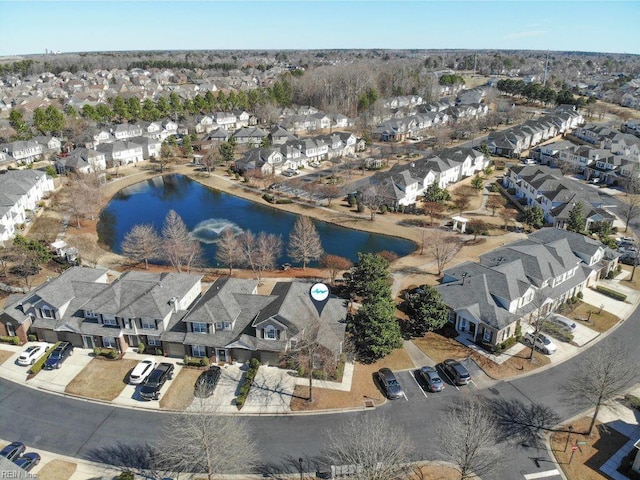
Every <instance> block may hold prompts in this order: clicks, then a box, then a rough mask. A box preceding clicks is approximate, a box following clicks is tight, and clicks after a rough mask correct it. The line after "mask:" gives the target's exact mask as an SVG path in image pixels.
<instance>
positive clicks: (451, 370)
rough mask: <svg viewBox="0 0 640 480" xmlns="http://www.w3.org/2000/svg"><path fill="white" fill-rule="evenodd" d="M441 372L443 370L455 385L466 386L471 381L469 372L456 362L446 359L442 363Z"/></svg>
mask: <svg viewBox="0 0 640 480" xmlns="http://www.w3.org/2000/svg"><path fill="white" fill-rule="evenodd" d="M442 370H444V372H445V373H446V374H447V376H448V377H449V379H450V380H451V381H452V382H453V383H455V384H456V385H466V384H467V383H469V382H470V381H471V375H469V371H468V370H467V369H466V368H465V366H464V365H462V364H461V363H460V362H458V361H457V360H453V359H451V358H448V359H447V360H445V361H444V362H442Z"/></svg>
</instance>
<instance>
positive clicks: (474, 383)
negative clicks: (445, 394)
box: [469, 380, 478, 388]
mask: <svg viewBox="0 0 640 480" xmlns="http://www.w3.org/2000/svg"><path fill="white" fill-rule="evenodd" d="M469 381H470V382H471V383H473V385H474V386H475V387H476V388H478V384H477V383H476V382H474V381H473V380H469Z"/></svg>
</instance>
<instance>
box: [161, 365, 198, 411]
mask: <svg viewBox="0 0 640 480" xmlns="http://www.w3.org/2000/svg"><path fill="white" fill-rule="evenodd" d="M201 373H202V370H199V369H197V368H183V369H182V370H180V373H178V376H177V377H176V378H174V379H173V380H172V381H171V385H169V390H167V391H166V392H165V394H164V395H163V396H162V398H161V399H160V408H164V409H166V410H186V409H187V407H188V406H189V405H191V402H192V401H193V386H194V385H195V383H196V379H197V378H198V376H199V375H200V374H201Z"/></svg>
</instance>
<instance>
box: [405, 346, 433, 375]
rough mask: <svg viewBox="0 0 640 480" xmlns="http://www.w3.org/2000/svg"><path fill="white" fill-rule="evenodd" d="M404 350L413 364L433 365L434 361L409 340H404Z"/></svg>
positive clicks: (415, 365) (417, 366)
mask: <svg viewBox="0 0 640 480" xmlns="http://www.w3.org/2000/svg"><path fill="white" fill-rule="evenodd" d="M404 350H405V352H407V354H408V355H409V358H411V361H412V362H413V366H414V367H416V368H420V367H422V366H431V367H433V366H435V364H436V362H435V361H433V360H432V359H431V357H429V356H427V355H426V354H425V353H424V352H423V351H422V350H420V349H419V348H418V347H417V346H416V345H415V344H414V343H413V342H412V341H411V340H405V341H404Z"/></svg>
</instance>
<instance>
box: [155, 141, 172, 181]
mask: <svg viewBox="0 0 640 480" xmlns="http://www.w3.org/2000/svg"><path fill="white" fill-rule="evenodd" d="M175 156H176V149H175V148H174V147H173V146H171V145H169V143H168V142H167V141H166V140H165V141H164V142H162V146H161V147H160V156H159V157H157V158H156V163H157V164H158V168H159V169H160V173H162V172H163V171H164V167H166V166H167V165H168V164H169V163H170V162H171V161H172V160H173V158H174V157H175Z"/></svg>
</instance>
